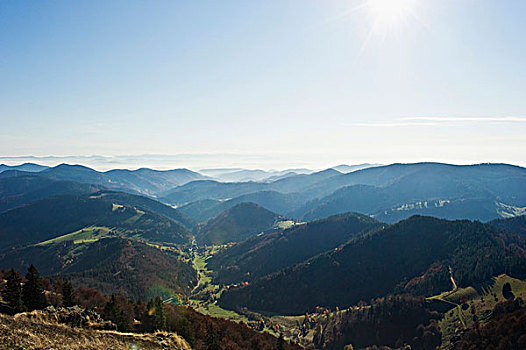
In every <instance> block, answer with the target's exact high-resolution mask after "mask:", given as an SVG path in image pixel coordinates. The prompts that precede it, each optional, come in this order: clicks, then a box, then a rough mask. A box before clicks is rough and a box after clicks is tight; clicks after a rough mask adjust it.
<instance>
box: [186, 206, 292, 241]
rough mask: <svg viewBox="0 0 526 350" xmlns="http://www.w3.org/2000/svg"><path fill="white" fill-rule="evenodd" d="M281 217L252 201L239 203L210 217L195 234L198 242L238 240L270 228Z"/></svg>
mask: <svg viewBox="0 0 526 350" xmlns="http://www.w3.org/2000/svg"><path fill="white" fill-rule="evenodd" d="M280 219H282V217H281V216H280V215H278V214H275V213H273V212H271V211H269V210H267V209H265V208H263V207H260V206H259V205H257V204H254V203H241V204H238V205H236V206H235V207H233V208H230V209H228V210H226V211H224V212H223V213H221V214H219V215H218V216H216V217H215V218H213V219H210V220H209V221H208V222H207V223H206V224H205V225H204V226H202V227H201V228H200V230H199V232H198V234H197V235H196V239H197V242H198V243H199V244H205V245H212V244H224V243H229V242H239V241H243V240H245V239H247V238H250V237H252V236H255V235H257V234H259V233H261V232H263V231H267V230H270V229H272V228H273V227H274V225H275V224H276V223H277V222H278V221H279V220H280Z"/></svg>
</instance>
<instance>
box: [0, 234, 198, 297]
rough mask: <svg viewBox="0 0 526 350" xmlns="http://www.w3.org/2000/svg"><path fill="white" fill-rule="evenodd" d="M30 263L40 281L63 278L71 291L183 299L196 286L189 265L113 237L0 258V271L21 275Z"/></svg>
mask: <svg viewBox="0 0 526 350" xmlns="http://www.w3.org/2000/svg"><path fill="white" fill-rule="evenodd" d="M30 262H31V263H33V264H35V266H37V267H38V269H39V270H40V272H41V273H42V274H43V275H45V276H50V277H54V278H69V279H71V280H72V282H73V283H74V284H75V285H78V286H84V287H91V288H96V289H99V290H101V291H103V292H104V293H107V294H112V293H115V294H122V295H125V296H126V297H128V298H131V299H133V300H137V298H140V299H142V300H147V299H148V298H153V297H155V296H158V295H162V296H163V297H165V298H168V297H170V296H172V293H178V294H182V295H187V294H188V293H189V291H190V290H191V289H192V288H193V287H194V286H195V284H196V283H197V280H196V273H195V270H194V269H193V268H192V264H191V263H190V262H187V261H184V260H183V259H180V257H179V256H178V254H176V253H173V252H170V251H169V250H161V249H157V248H155V247H151V246H149V245H147V244H145V243H141V242H137V241H134V240H129V239H123V238H119V237H106V238H101V239H99V240H97V241H95V242H90V243H85V244H77V243H74V242H73V241H64V242H61V243H50V244H45V245H36V246H28V247H25V248H20V249H17V250H16V251H14V250H6V251H3V252H0V268H1V269H9V268H14V269H16V270H23V269H25V268H26V267H27V264H28V263H30Z"/></svg>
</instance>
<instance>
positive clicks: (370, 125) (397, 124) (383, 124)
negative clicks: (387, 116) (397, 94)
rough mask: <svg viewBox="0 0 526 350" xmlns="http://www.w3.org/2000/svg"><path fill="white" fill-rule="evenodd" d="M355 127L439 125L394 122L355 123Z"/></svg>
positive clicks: (435, 124) (433, 124) (434, 124)
mask: <svg viewBox="0 0 526 350" xmlns="http://www.w3.org/2000/svg"><path fill="white" fill-rule="evenodd" d="M353 125H354V126H361V127H371V128H393V127H395V128H396V127H402V126H437V125H439V123H419V122H392V123H354V124H353Z"/></svg>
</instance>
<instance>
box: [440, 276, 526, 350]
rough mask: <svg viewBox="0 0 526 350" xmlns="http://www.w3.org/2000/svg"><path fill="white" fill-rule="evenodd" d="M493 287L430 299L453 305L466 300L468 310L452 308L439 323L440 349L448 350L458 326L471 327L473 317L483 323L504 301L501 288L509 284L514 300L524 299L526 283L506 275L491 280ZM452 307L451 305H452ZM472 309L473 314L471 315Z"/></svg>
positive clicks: (463, 290) (465, 289) (468, 288)
mask: <svg viewBox="0 0 526 350" xmlns="http://www.w3.org/2000/svg"><path fill="white" fill-rule="evenodd" d="M493 282H494V283H493V285H491V286H489V287H487V288H484V289H481V290H480V291H477V290H476V289H475V288H473V287H467V288H460V289H458V290H457V291H455V292H453V293H450V292H446V293H442V294H441V296H435V297H432V298H430V299H436V298H439V297H442V298H443V299H444V300H446V301H448V302H451V303H453V304H460V302H461V299H462V298H467V304H468V306H469V307H468V308H467V309H466V310H463V309H462V308H461V307H460V306H456V307H453V308H452V309H451V310H450V311H448V312H446V313H445V315H444V318H443V319H442V320H441V321H440V329H441V331H442V344H443V345H442V348H443V349H448V348H449V346H450V340H451V338H452V337H453V336H454V335H455V332H456V331H457V329H459V328H460V326H463V327H468V328H470V327H472V326H473V323H474V322H473V316H474V315H476V316H477V318H478V319H479V321H481V322H484V321H485V320H486V318H487V317H488V315H489V314H490V311H491V310H493V308H494V307H495V305H496V304H497V303H498V302H502V301H505V299H504V297H503V296H502V286H503V285H504V284H505V283H506V282H509V283H510V285H511V289H512V291H513V294H514V295H515V297H516V298H519V297H520V298H522V299H526V281H521V280H519V279H516V278H512V277H509V276H507V275H500V276H498V277H495V278H494V279H493ZM452 306H453V305H452ZM472 307H473V310H474V313H472V311H471V310H472Z"/></svg>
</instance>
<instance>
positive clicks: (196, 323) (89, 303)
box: [0, 265, 300, 350]
mask: <svg viewBox="0 0 526 350" xmlns="http://www.w3.org/2000/svg"><path fill="white" fill-rule="evenodd" d="M1 280H5V281H6V283H5V284H4V285H3V286H0V288H1V295H2V299H3V301H4V304H5V306H6V307H5V308H3V310H5V311H7V312H9V313H10V314H15V313H19V312H24V311H33V310H39V309H44V308H46V307H47V306H50V305H51V306H54V307H59V306H64V307H69V306H74V305H78V306H80V307H81V308H85V309H90V310H94V311H96V312H97V313H99V314H101V315H102V318H103V319H105V320H107V321H112V322H113V323H114V324H115V325H116V327H117V330H119V331H125V332H130V331H131V332H156V331H168V332H175V333H177V334H178V335H180V336H182V337H183V338H184V339H185V340H186V341H187V342H188V343H189V344H190V345H191V346H192V349H196V350H222V349H225V350H226V349H240V350H241V349H261V350H274V349H279V350H285V349H287V350H290V349H300V347H299V346H297V345H295V344H291V343H288V342H286V341H284V340H283V338H277V337H274V336H272V335H270V334H268V333H259V332H256V331H254V330H253V329H251V328H249V327H248V326H247V325H245V324H242V323H236V322H232V321H229V320H225V319H221V318H215V317H210V316H208V315H203V314H200V313H198V312H196V311H195V310H193V309H192V308H190V307H188V306H183V305H173V304H165V303H163V300H162V299H161V298H160V297H155V298H152V299H150V300H148V301H142V300H140V299H139V300H136V301H132V300H130V299H128V298H126V297H124V296H121V295H115V294H113V295H111V296H110V297H108V296H106V295H104V294H102V293H101V292H100V291H98V290H96V289H93V288H86V287H82V286H79V287H78V288H76V289H75V288H73V285H72V284H71V282H70V281H68V280H66V281H64V280H60V279H57V280H55V281H50V280H49V279H47V278H42V277H41V276H40V274H39V272H38V270H37V269H36V268H35V266H33V265H31V266H30V267H29V268H28V270H27V273H26V275H25V276H22V275H21V274H20V273H18V272H16V271H14V270H9V271H0V281H1Z"/></svg>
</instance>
